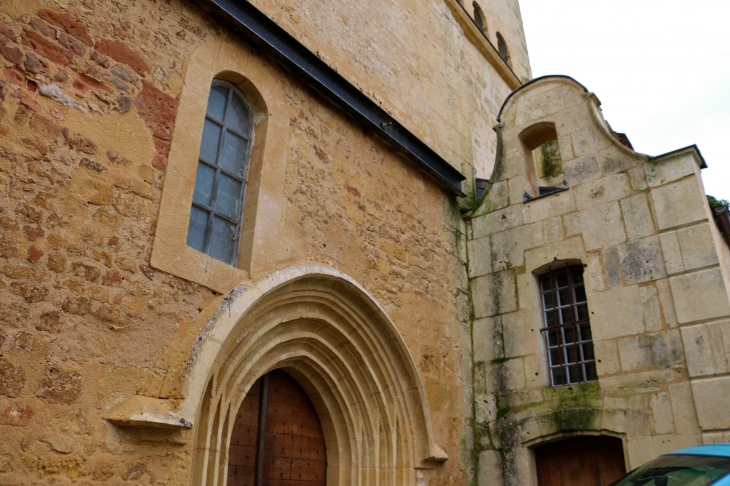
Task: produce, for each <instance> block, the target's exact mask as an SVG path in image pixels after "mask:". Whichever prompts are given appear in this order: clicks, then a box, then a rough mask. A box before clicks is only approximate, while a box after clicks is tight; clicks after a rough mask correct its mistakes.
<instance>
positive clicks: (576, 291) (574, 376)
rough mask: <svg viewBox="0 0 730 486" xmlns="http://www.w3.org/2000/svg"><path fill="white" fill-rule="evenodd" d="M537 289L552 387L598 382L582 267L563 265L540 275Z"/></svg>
mask: <svg viewBox="0 0 730 486" xmlns="http://www.w3.org/2000/svg"><path fill="white" fill-rule="evenodd" d="M540 290H541V295H542V306H543V311H544V314H545V327H544V329H542V332H543V333H544V336H545V343H546V345H547V354H548V364H549V366H550V382H551V384H552V386H563V385H570V384H574V383H580V382H584V381H594V380H597V379H598V375H597V374H596V359H595V356H594V355H593V336H592V334H591V323H590V318H589V316H588V304H587V303H586V291H585V286H584V284H583V266H581V265H574V266H566V267H562V268H558V269H554V270H551V271H549V272H548V273H546V274H544V275H542V276H540Z"/></svg>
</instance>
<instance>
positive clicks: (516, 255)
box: [491, 223, 543, 272]
mask: <svg viewBox="0 0 730 486" xmlns="http://www.w3.org/2000/svg"><path fill="white" fill-rule="evenodd" d="M542 244H543V237H542V225H541V223H534V224H529V225H524V226H520V227H517V228H513V229H510V230H507V231H503V232H500V233H494V234H492V236H491V261H492V263H491V267H492V269H493V271H495V272H498V271H501V270H507V269H510V268H514V267H521V266H522V265H523V264H524V255H525V250H528V249H530V248H535V247H537V246H540V245H542Z"/></svg>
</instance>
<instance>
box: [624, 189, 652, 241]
mask: <svg viewBox="0 0 730 486" xmlns="http://www.w3.org/2000/svg"><path fill="white" fill-rule="evenodd" d="M621 213H622V214H623V216H624V225H625V226H626V236H628V237H629V240H636V239H639V238H644V237H646V236H651V235H653V234H654V233H655V229H654V221H653V220H652V218H651V211H650V210H649V203H648V202H647V200H646V195H645V194H639V195H637V196H633V197H628V198H626V199H623V200H622V201H621Z"/></svg>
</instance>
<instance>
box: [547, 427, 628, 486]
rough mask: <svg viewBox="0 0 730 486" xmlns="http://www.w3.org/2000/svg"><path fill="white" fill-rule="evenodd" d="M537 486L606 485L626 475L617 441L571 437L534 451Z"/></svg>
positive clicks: (620, 448) (613, 438)
mask: <svg viewBox="0 0 730 486" xmlns="http://www.w3.org/2000/svg"><path fill="white" fill-rule="evenodd" d="M535 464H536V466H537V484H538V486H608V485H610V484H611V483H613V482H614V481H616V480H617V479H619V478H620V477H621V476H623V475H624V474H626V465H625V463H624V451H623V445H622V443H621V439H616V438H615V437H587V436H584V437H574V438H572V439H565V440H561V441H559V442H551V443H549V444H545V445H542V446H540V447H537V448H536V449H535Z"/></svg>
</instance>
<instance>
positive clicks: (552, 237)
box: [542, 216, 563, 243]
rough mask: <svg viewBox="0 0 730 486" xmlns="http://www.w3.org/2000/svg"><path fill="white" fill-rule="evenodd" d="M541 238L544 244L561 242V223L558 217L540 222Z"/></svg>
mask: <svg viewBox="0 0 730 486" xmlns="http://www.w3.org/2000/svg"><path fill="white" fill-rule="evenodd" d="M542 237H543V240H544V241H545V243H556V242H558V241H563V221H562V220H561V219H560V216H556V217H554V218H548V219H544V220H543V221H542Z"/></svg>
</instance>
